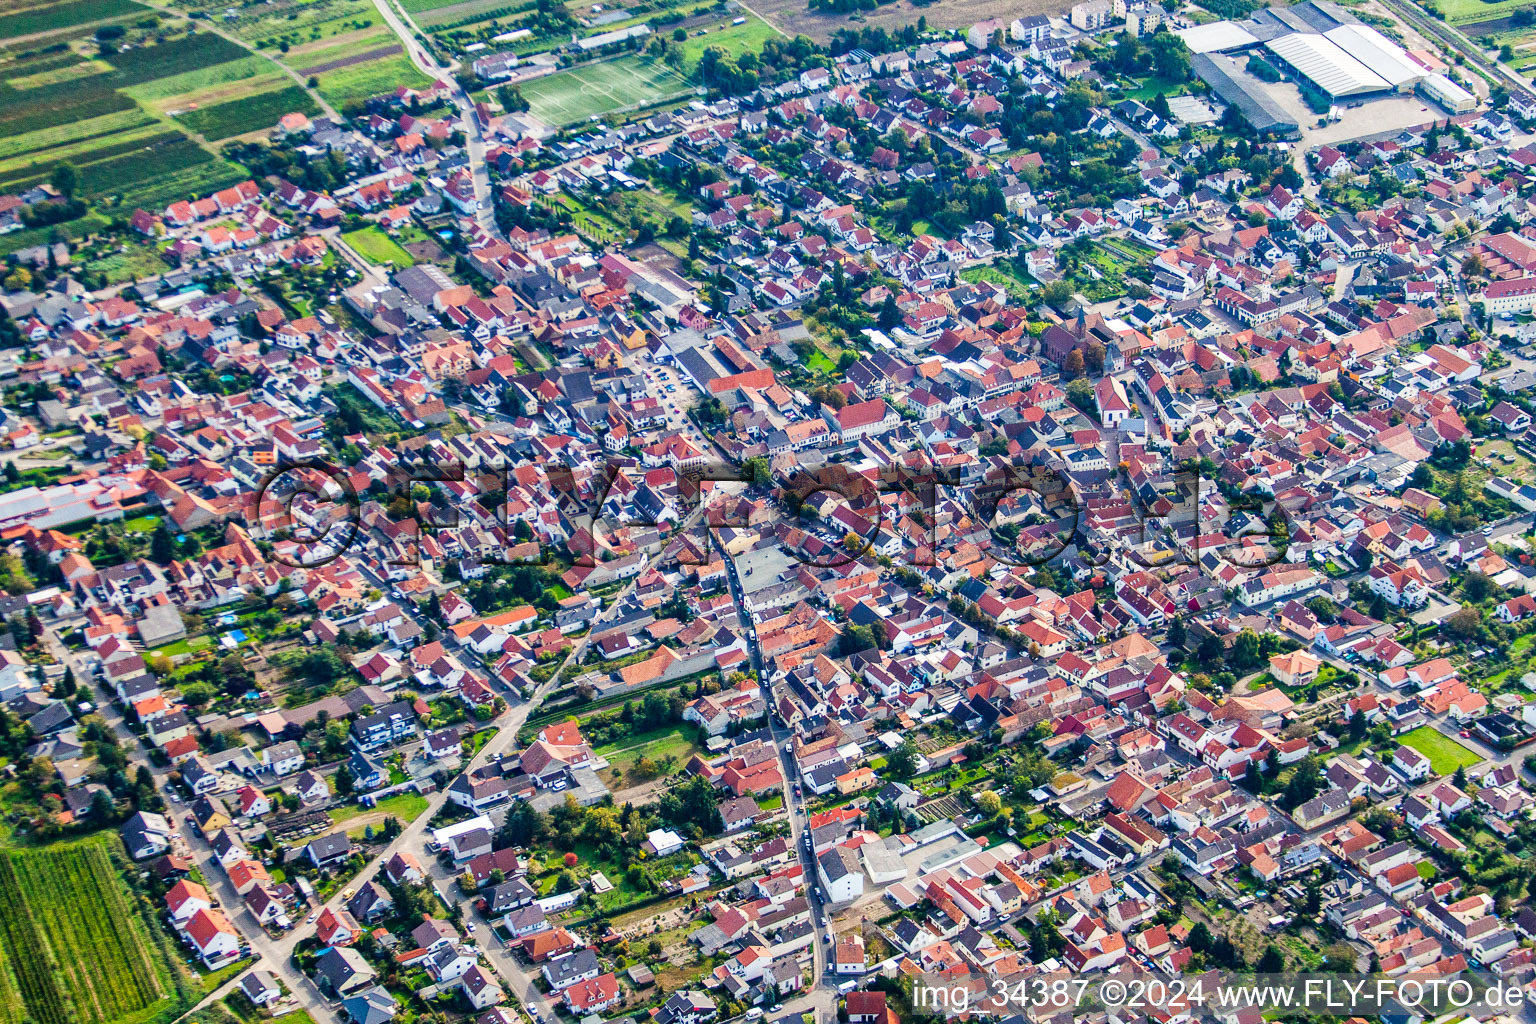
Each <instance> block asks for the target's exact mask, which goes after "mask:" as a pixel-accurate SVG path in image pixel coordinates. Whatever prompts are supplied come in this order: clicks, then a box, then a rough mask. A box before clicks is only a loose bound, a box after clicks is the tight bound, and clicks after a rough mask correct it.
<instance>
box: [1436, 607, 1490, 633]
mask: <svg viewBox="0 0 1536 1024" xmlns="http://www.w3.org/2000/svg"><path fill="white" fill-rule="evenodd" d="M1445 628H1446V630H1447V631H1449V632H1450V634H1451V635H1452V636H1454V637H1456V638H1458V639H1460V640H1471V639H1472V638H1474V637H1476V636H1477V635H1478V633H1479V632H1480V631H1481V630H1482V628H1483V614H1482V612H1479V611H1478V610H1477V609H1476V608H1474V607H1472V606H1471V605H1469V604H1466V605H1462V606H1461V609H1460V610H1459V611H1456V612H1453V613H1452V614H1451V615H1449V616H1448V617H1447V618H1446V619H1445Z"/></svg>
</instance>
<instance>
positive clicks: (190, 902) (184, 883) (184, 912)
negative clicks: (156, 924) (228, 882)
mask: <svg viewBox="0 0 1536 1024" xmlns="http://www.w3.org/2000/svg"><path fill="white" fill-rule="evenodd" d="M165 905H166V907H167V908H168V909H169V910H170V912H171V920H173V921H175V922H176V924H177V925H180V924H182V923H183V922H184V921H188V920H190V919H191V918H192V917H193V915H195V914H196V913H197V912H198V911H199V910H210V909H212V908H213V897H211V896H209V895H208V890H207V889H204V888H203V887H202V886H201V885H198V884H197V883H196V882H192V881H188V880H187V879H185V878H183V879H182V880H181V881H179V882H177V883H176V884H175V885H173V886H171V888H170V890H169V891H168V892H166V894H165Z"/></svg>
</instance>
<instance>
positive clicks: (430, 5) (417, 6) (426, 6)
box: [400, 0, 533, 21]
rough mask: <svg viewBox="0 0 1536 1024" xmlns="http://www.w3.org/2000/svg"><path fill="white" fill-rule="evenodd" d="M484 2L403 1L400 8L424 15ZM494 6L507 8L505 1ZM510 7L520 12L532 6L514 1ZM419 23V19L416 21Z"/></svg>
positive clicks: (459, 0) (480, 0) (498, 1)
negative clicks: (429, 12)
mask: <svg viewBox="0 0 1536 1024" xmlns="http://www.w3.org/2000/svg"><path fill="white" fill-rule="evenodd" d="M483 2H485V0H403V2H402V3H401V5H400V6H402V7H404V8H405V10H406V13H408V14H411V15H417V14H425V13H427V12H428V11H438V10H442V9H443V8H448V7H467V6H469V5H470V4H477V3H483ZM495 6H498V7H505V6H508V4H507V0H496V4H495ZM511 6H513V7H516V8H519V9H521V10H532V9H533V4H532V3H530V2H528V0H516V2H515V3H513V4H512V5H511ZM418 21H419V19H418Z"/></svg>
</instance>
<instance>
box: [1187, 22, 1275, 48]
mask: <svg viewBox="0 0 1536 1024" xmlns="http://www.w3.org/2000/svg"><path fill="white" fill-rule="evenodd" d="M1174 35H1176V36H1178V37H1179V38H1180V39H1182V40H1184V45H1185V46H1188V47H1189V52H1190V53H1224V52H1226V51H1227V50H1239V49H1242V48H1243V47H1245V46H1254V45H1257V43H1258V41H1259V40H1258V37H1257V36H1255V35H1254V34H1253V33H1252V32H1249V31H1248V30H1247V29H1245V28H1243V27H1242V26H1241V25H1239V24H1238V23H1237V22H1235V21H1213V22H1210V23H1209V24H1206V25H1194V26H1191V27H1190V28H1181V29H1179V30H1178V31H1177V32H1175V33H1174Z"/></svg>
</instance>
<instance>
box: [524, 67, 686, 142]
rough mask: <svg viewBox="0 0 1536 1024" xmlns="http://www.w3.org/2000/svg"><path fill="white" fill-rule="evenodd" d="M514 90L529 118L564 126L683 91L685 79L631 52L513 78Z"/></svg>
mask: <svg viewBox="0 0 1536 1024" xmlns="http://www.w3.org/2000/svg"><path fill="white" fill-rule="evenodd" d="M518 90H519V91H520V92H521V93H522V94H523V97H524V98H525V99H526V100H527V101H528V107H529V111H530V112H531V113H532V114H533V115H534V116H535V117H538V118H539V119H541V120H543V121H547V122H549V123H550V124H554V125H566V124H573V123H575V122H577V121H584V120H586V119H587V118H589V117H592V116H594V115H597V114H606V113H608V111H610V110H618V109H619V108H621V107H635V106H643V105H644V104H647V103H656V102H659V101H661V100H665V99H670V98H671V97H674V96H680V95H682V94H684V93H686V92H687V91H688V83H687V82H686V81H685V80H684V79H683V77H682V76H681V75H679V74H678V73H677V72H676V71H674V70H672V69H671V68H669V67H667V66H666V65H665V64H662V63H660V62H659V61H653V60H648V59H646V58H644V57H640V56H637V55H633V54H631V55H629V56H625V57H620V58H618V59H617V60H610V61H604V62H602V63H600V64H589V65H587V66H585V67H580V68H572V69H571V70H570V71H561V72H559V73H558V74H553V75H546V76H545V77H543V78H534V79H530V80H529V81H526V82H521V83H519V84H518Z"/></svg>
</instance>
